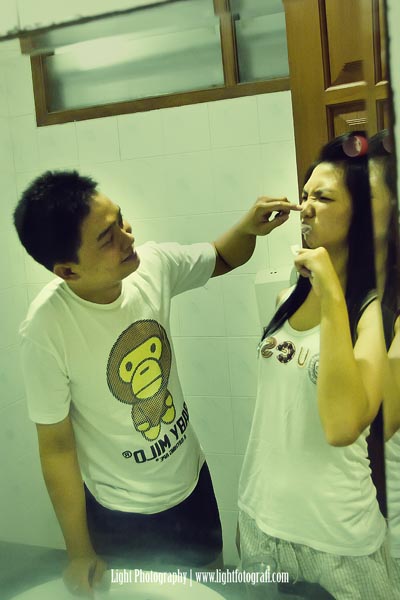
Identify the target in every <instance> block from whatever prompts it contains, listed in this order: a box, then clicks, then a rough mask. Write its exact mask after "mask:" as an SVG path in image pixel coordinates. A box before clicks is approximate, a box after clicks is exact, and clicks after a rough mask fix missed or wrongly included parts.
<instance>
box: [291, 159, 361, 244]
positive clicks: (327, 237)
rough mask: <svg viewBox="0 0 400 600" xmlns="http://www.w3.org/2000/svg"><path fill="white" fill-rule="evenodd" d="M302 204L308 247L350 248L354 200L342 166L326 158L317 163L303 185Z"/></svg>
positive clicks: (302, 220)
mask: <svg viewBox="0 0 400 600" xmlns="http://www.w3.org/2000/svg"><path fill="white" fill-rule="evenodd" d="M301 206H302V212H301V224H302V226H301V229H302V235H303V237H304V240H305V242H306V244H307V246H308V248H318V247H320V246H323V247H324V248H326V249H327V250H328V251H335V250H343V249H344V248H347V236H348V233H349V228H350V223H351V216H352V201H351V196H350V192H349V191H348V189H347V187H346V184H345V181H344V171H343V169H342V167H340V166H337V165H334V164H331V163H326V162H324V163H321V164H319V165H318V166H317V167H315V169H314V171H313V172H312V174H311V177H310V178H309V180H308V181H307V182H306V184H305V186H304V190H303V194H302V202H301Z"/></svg>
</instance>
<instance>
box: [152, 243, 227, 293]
mask: <svg viewBox="0 0 400 600" xmlns="http://www.w3.org/2000/svg"><path fill="white" fill-rule="evenodd" d="M158 250H159V252H160V253H161V255H162V258H163V261H165V262H167V265H168V269H169V275H170V291H171V298H172V297H173V296H177V295H178V294H182V292H186V291H188V290H192V289H194V288H197V287H201V286H203V285H205V284H206V283H207V281H208V280H209V279H210V277H211V275H212V274H213V271H214V269H215V262H216V253H215V248H214V246H213V244H210V243H202V244H190V245H187V246H184V245H181V244H174V243H168V244H159V245H158Z"/></svg>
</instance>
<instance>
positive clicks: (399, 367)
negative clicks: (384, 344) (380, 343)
mask: <svg viewBox="0 0 400 600" xmlns="http://www.w3.org/2000/svg"><path fill="white" fill-rule="evenodd" d="M394 331H395V335H394V338H393V341H392V343H391V345H390V348H389V353H388V358H389V360H388V363H387V365H386V367H387V368H386V370H385V378H384V394H383V398H384V400H383V422H384V427H385V440H386V441H388V440H390V438H391V437H392V436H393V435H394V434H395V433H396V431H398V430H399V429H400V317H398V318H397V320H396V323H395V327H394Z"/></svg>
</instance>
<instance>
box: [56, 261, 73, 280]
mask: <svg viewBox="0 0 400 600" xmlns="http://www.w3.org/2000/svg"><path fill="white" fill-rule="evenodd" d="M73 267H74V265H73V264H72V263H67V264H57V265H54V269H53V273H54V274H55V275H57V277H61V279H64V280H65V281H76V280H77V279H79V275H78V273H77V272H76V271H74V268H73Z"/></svg>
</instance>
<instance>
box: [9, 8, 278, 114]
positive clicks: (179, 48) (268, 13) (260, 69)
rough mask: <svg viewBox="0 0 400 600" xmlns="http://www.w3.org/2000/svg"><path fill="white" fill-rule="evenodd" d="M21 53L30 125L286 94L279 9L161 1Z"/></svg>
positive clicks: (35, 39)
mask: <svg viewBox="0 0 400 600" xmlns="http://www.w3.org/2000/svg"><path fill="white" fill-rule="evenodd" d="M21 46H22V49H23V52H25V53H29V54H31V63H32V75H33V84H34V93H35V103H36V113H37V122H38V125H49V124H53V123H65V122H67V121H72V120H81V119H88V118H95V117H102V116H109V115H115V114H123V113H128V112H136V111H143V110H150V109H154V108H162V107H167V106H178V105H182V104H191V103H197V102H204V101H209V100H217V99H222V98H232V97H237V96H244V95H250V94H259V93H263V92H269V91H280V90H286V89H289V78H288V73H289V67H288V60H287V46H286V32H285V15H284V10H283V6H282V1H281V0H269V1H268V2H265V0H230V3H229V2H228V1H227V0H170V1H169V2H164V3H162V4H159V3H158V4H154V5H151V6H147V7H146V8H139V9H134V10H131V11H126V12H124V13H119V14H116V15H114V16H108V17H107V18H103V19H95V20H91V21H87V22H85V23H81V24H75V25H70V26H63V27H59V28H56V29H54V30H51V31H47V32H42V33H37V34H31V35H29V36H26V37H25V38H23V39H22V40H21Z"/></svg>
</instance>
